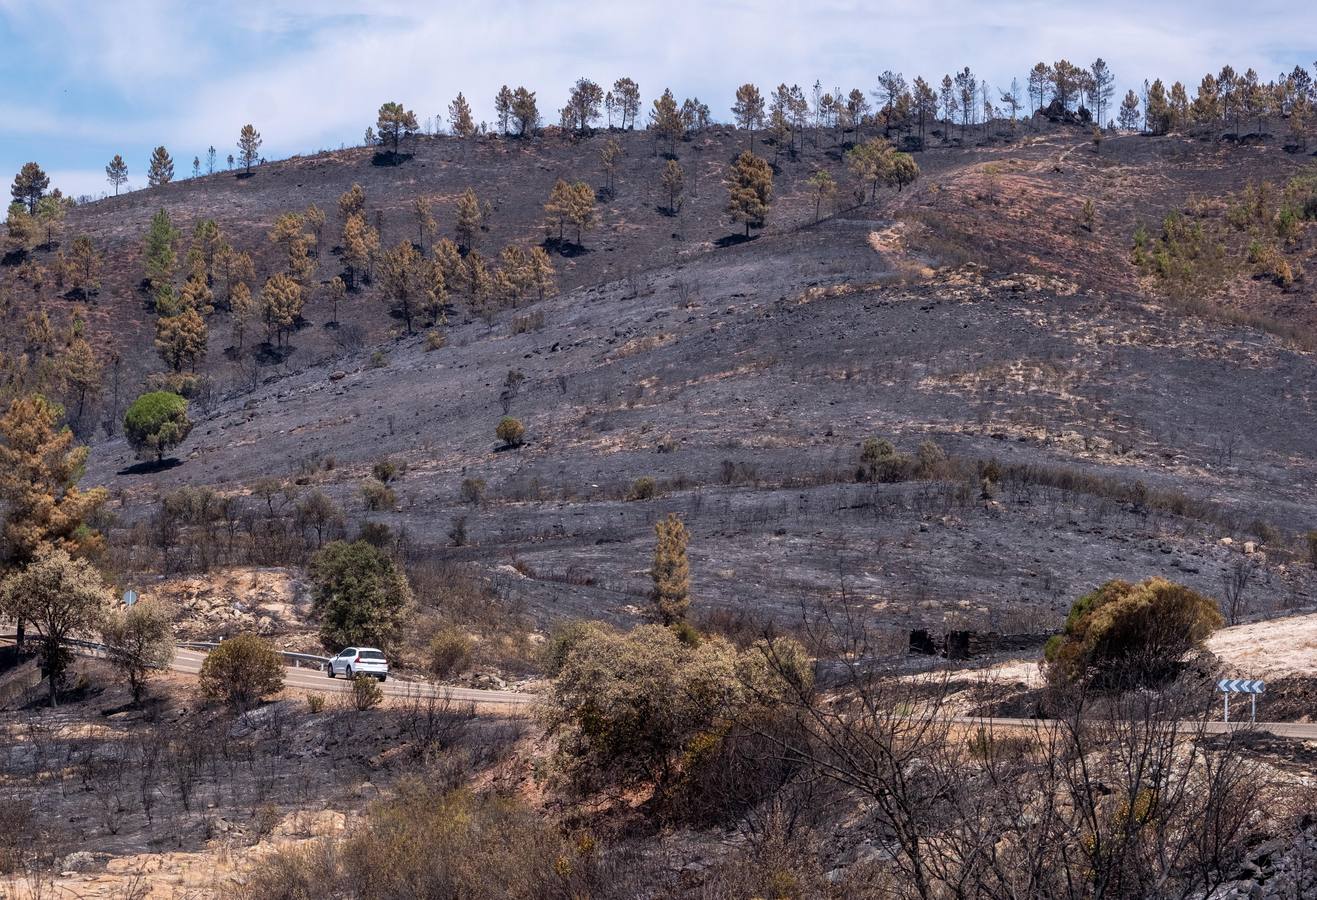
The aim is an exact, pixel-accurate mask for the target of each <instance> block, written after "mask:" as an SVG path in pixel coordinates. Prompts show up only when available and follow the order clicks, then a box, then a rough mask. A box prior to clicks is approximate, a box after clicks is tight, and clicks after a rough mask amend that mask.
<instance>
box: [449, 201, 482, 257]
mask: <svg viewBox="0 0 1317 900" xmlns="http://www.w3.org/2000/svg"><path fill="white" fill-rule="evenodd" d="M484 224H485V218H484V211H483V210H482V209H481V208H480V199H479V198H478V197H477V196H476V192H475V191H473V190H471V188H467V189H466V190H465V191H463V192H462V193H461V195H459V196H458V198H457V217H456V221H455V222H454V223H453V232H454V234H455V236H456V237H457V243H458V246H460V247H461V248H462V251H463V252H464V253H466V252H470V251H471V250H472V249H473V248H474V247H475V245H476V237H477V236H478V235H479V234H480V230H481V228H482V227H483V226H484Z"/></svg>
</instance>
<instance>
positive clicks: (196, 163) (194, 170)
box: [192, 156, 201, 178]
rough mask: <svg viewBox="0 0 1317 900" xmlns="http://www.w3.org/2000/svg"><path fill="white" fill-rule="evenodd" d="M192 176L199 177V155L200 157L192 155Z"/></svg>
mask: <svg viewBox="0 0 1317 900" xmlns="http://www.w3.org/2000/svg"><path fill="white" fill-rule="evenodd" d="M192 177H193V178H200V177H201V157H200V156H194V157H192Z"/></svg>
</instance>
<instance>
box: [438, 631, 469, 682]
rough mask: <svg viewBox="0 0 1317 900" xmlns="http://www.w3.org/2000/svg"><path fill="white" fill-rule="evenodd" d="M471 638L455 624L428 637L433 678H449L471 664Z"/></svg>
mask: <svg viewBox="0 0 1317 900" xmlns="http://www.w3.org/2000/svg"><path fill="white" fill-rule="evenodd" d="M471 651H472V645H471V638H470V636H469V635H467V633H466V632H465V631H463V630H462V629H460V628H457V627H455V626H452V625H450V626H447V627H445V628H442V629H440V631H439V633H438V634H436V635H435V636H434V637H433V638H431V639H430V647H429V669H430V674H432V675H433V676H434V677H435V678H439V679H445V678H451V677H452V676H453V675H456V674H458V673H460V672H461V671H462V670H464V669H465V668H466V667H467V666H469V665H470V664H471Z"/></svg>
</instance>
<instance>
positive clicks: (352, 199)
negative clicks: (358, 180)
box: [338, 184, 366, 222]
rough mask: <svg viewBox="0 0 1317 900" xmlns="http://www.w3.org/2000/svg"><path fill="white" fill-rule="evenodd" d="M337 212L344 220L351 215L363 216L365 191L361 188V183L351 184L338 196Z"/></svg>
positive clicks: (364, 212) (364, 211)
mask: <svg viewBox="0 0 1317 900" xmlns="http://www.w3.org/2000/svg"><path fill="white" fill-rule="evenodd" d="M338 214H339V215H340V216H342V218H343V221H344V222H346V221H347V220H348V219H350V218H351V217H352V216H363V217H364V216H365V214H366V192H365V191H363V190H362V189H361V185H359V184H354V185H352V187H350V188H348V189H347V190H346V191H344V192H343V194H342V195H341V196H340V197H339V198H338Z"/></svg>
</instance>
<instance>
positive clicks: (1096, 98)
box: [1088, 56, 1116, 125]
mask: <svg viewBox="0 0 1317 900" xmlns="http://www.w3.org/2000/svg"><path fill="white" fill-rule="evenodd" d="M1088 72H1089V77H1090V79H1091V81H1092V85H1093V87H1092V101H1093V121H1095V122H1097V123H1098V125H1101V124H1102V123H1103V122H1105V121H1106V120H1107V118H1106V116H1107V110H1108V107H1109V106H1110V104H1111V98H1112V96H1113V95H1114V93H1115V90H1116V89H1115V87H1113V85H1114V84H1115V81H1116V76H1115V75H1113V74H1112V72H1111V69H1110V68H1109V67H1108V66H1107V63H1106V61H1105V60H1103V59H1102V57H1100V56H1099V57H1098V58H1097V59H1095V60H1094V61H1093V65H1091V66H1089V68H1088Z"/></svg>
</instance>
